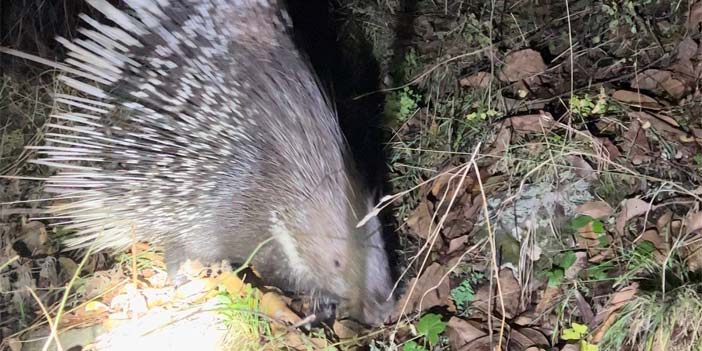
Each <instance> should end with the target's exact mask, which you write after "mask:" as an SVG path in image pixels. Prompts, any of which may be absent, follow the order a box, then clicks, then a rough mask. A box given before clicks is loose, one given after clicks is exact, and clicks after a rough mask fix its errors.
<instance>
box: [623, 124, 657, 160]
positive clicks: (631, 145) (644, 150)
mask: <svg viewBox="0 0 702 351" xmlns="http://www.w3.org/2000/svg"><path fill="white" fill-rule="evenodd" d="M622 137H623V138H624V140H626V142H625V143H624V145H622V149H623V150H624V152H625V153H627V154H629V157H631V161H632V163H634V164H636V165H638V164H641V163H643V162H647V161H650V160H652V159H653V158H652V157H651V156H650V155H651V154H652V151H651V148H650V147H649V146H648V139H647V138H646V131H645V130H643V128H642V127H641V122H639V120H638V119H634V120H632V121H631V122H630V124H629V128H628V129H627V131H626V132H625V133H624V135H622Z"/></svg>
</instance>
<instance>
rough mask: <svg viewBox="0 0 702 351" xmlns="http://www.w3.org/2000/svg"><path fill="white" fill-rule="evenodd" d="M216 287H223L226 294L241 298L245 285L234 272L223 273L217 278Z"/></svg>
mask: <svg viewBox="0 0 702 351" xmlns="http://www.w3.org/2000/svg"><path fill="white" fill-rule="evenodd" d="M216 280H217V285H220V286H224V288H225V290H226V291H227V293H229V294H230V295H232V296H243V294H244V293H245V291H246V289H245V288H246V284H245V283H244V281H243V280H241V278H239V277H238V276H237V275H236V274H234V272H224V273H222V274H220V275H219V276H218V277H217V278H216Z"/></svg>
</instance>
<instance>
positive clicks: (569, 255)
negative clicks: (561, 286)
mask: <svg viewBox="0 0 702 351" xmlns="http://www.w3.org/2000/svg"><path fill="white" fill-rule="evenodd" d="M576 259H577V257H575V252H573V251H566V252H564V253H563V256H562V257H561V264H559V266H561V268H563V270H566V269H568V268H570V267H572V266H573V263H575V260H576Z"/></svg>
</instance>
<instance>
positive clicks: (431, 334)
mask: <svg viewBox="0 0 702 351" xmlns="http://www.w3.org/2000/svg"><path fill="white" fill-rule="evenodd" d="M446 325H447V323H446V322H444V321H442V320H441V316H440V315H438V314H435V313H427V314H425V315H424V316H422V318H420V319H419V322H417V332H418V333H419V334H421V335H423V336H424V337H425V338H426V339H427V341H429V344H430V345H432V346H433V345H435V344H436V343H438V342H439V335H440V334H441V333H443V332H444V330H445V329H446Z"/></svg>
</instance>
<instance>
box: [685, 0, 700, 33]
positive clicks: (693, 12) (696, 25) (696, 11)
mask: <svg viewBox="0 0 702 351" xmlns="http://www.w3.org/2000/svg"><path fill="white" fill-rule="evenodd" d="M686 27H687V29H689V30H690V31H692V32H695V33H699V32H700V30H701V29H702V2H700V1H696V2H694V3H693V4H692V6H691V7H690V11H688V13H687V23H686Z"/></svg>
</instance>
